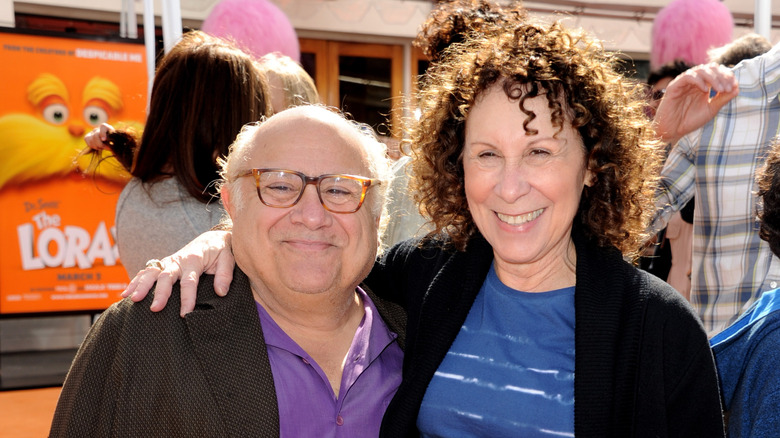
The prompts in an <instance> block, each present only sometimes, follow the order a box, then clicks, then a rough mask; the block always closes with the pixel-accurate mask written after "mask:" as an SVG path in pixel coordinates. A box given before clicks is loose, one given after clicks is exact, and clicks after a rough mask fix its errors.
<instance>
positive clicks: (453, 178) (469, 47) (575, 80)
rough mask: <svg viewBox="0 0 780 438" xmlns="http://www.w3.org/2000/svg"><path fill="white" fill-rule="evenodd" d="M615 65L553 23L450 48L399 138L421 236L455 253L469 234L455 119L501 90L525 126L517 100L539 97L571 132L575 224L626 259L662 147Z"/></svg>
mask: <svg viewBox="0 0 780 438" xmlns="http://www.w3.org/2000/svg"><path fill="white" fill-rule="evenodd" d="M617 62H618V61H617V59H616V58H615V57H614V56H613V55H610V54H608V53H607V52H606V51H605V50H604V49H603V47H602V46H601V45H600V44H599V43H598V42H596V41H595V40H592V39H590V38H589V37H587V36H586V35H585V34H582V33H579V32H575V31H572V30H569V29H566V28H565V27H564V26H563V25H562V24H560V23H559V22H556V23H553V24H539V23H531V22H529V21H528V20H525V21H522V22H516V23H513V24H512V25H511V26H505V27H504V28H503V30H498V31H496V32H493V33H492V34H491V33H471V34H470V35H469V36H468V37H467V38H466V39H465V40H464V42H463V43H456V44H453V45H452V46H450V48H448V54H447V56H446V57H445V58H444V59H443V60H442V61H441V62H438V63H434V64H433V65H432V66H431V68H430V69H429V71H428V73H427V75H428V77H427V78H426V80H425V81H424V86H423V88H422V89H421V91H420V95H419V105H420V114H421V117H420V119H419V120H418V121H417V122H415V123H412V124H411V126H410V133H409V134H410V138H409V139H410V143H411V148H412V155H413V156H414V158H415V159H414V160H413V170H412V174H413V175H414V179H413V186H414V188H416V189H417V193H416V195H415V199H416V201H417V202H419V203H420V206H421V211H423V212H424V213H425V214H426V215H428V216H429V217H430V218H431V221H432V223H433V226H434V230H433V232H432V233H431V234H430V235H429V236H433V235H435V234H439V233H441V232H446V233H447V234H448V236H449V237H450V240H451V242H452V243H453V244H454V245H455V247H456V248H457V249H460V250H463V249H465V246H466V242H467V241H468V239H469V237H470V236H471V235H472V234H474V233H475V232H476V231H477V227H476V224H475V223H474V220H473V218H472V216H471V213H470V212H469V209H468V206H467V201H466V195H465V190H464V177H463V163H462V151H463V143H464V137H465V133H464V130H465V120H466V118H467V117H468V113H469V110H470V109H471V107H472V106H473V105H474V103H475V101H476V100H477V98H478V97H479V96H480V95H482V94H483V93H485V92H486V90H488V89H489V88H491V87H492V86H494V85H502V86H503V89H504V92H505V93H506V94H507V96H508V97H509V98H510V99H512V100H514V101H517V103H518V106H519V108H520V110H521V111H523V112H524V113H525V114H527V119H526V121H525V122H524V126H525V127H528V124H529V123H530V122H531V121H532V120H533V119H534V118H535V117H536V115H535V114H533V113H532V112H531V111H529V110H527V109H526V108H525V107H524V102H525V100H526V99H530V98H533V97H536V96H540V95H546V97H547V102H548V105H549V108H550V109H551V114H552V115H551V117H552V120H551V121H552V124H553V126H555V127H557V128H558V129H563V126H564V123H572V126H573V127H574V128H575V129H577V131H578V132H579V134H580V135H581V137H582V140H583V143H584V145H585V149H586V151H585V154H586V166H587V168H588V169H589V170H590V171H591V172H592V173H593V174H594V177H595V180H594V183H593V185H592V186H591V187H586V188H585V189H584V191H583V193H582V197H581V199H580V205H579V209H578V212H577V215H576V217H575V218H574V223H575V226H579V227H580V228H581V229H582V230H583V231H584V233H585V234H586V235H588V236H589V237H591V238H593V239H595V240H596V242H597V243H598V244H599V245H601V246H609V245H612V246H615V247H617V248H618V249H619V250H620V251H622V252H623V254H624V255H625V256H627V257H635V256H636V255H637V251H638V249H639V247H640V245H641V244H642V242H644V241H645V240H646V238H647V234H646V225H647V222H648V219H649V217H650V215H651V214H652V212H653V210H654V207H653V196H654V191H655V187H656V184H657V175H658V171H659V170H660V165H661V163H662V154H661V151H662V148H661V146H660V144H659V142H658V141H657V140H656V139H655V134H654V132H653V130H652V128H651V127H650V124H649V123H650V122H649V120H648V119H647V118H646V117H645V115H644V112H643V105H644V104H643V86H642V85H641V84H638V83H635V82H631V81H629V80H627V79H625V78H623V77H622V76H621V75H620V74H618V73H617V72H616V70H615V66H616V64H617ZM518 88H521V89H523V90H524V92H523V93H522V94H520V93H517V91H516V90H517V89H518ZM534 133H535V132H533V131H530V132H528V135H533V134H534Z"/></svg>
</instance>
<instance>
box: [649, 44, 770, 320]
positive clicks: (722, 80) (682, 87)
mask: <svg viewBox="0 0 780 438" xmlns="http://www.w3.org/2000/svg"><path fill="white" fill-rule="evenodd" d="M710 90H712V92H713V94H711V91H710ZM715 93H716V94H715ZM778 93H780V46H775V47H774V48H773V49H772V50H770V51H769V52H767V53H766V54H764V55H761V56H758V57H756V58H753V59H751V60H746V61H743V62H742V63H740V64H739V65H737V66H736V67H735V68H734V69H733V73H732V71H730V70H729V69H727V68H725V67H722V66H717V65H715V64H708V65H702V66H697V67H694V68H692V69H690V70H688V71H687V72H685V73H683V74H682V75H680V76H678V77H677V78H676V79H675V80H674V81H672V83H670V84H669V86H668V87H667V89H666V94H665V97H664V99H663V100H662V102H661V105H660V106H659V108H658V112H657V113H656V117H655V119H654V120H655V123H656V124H657V129H658V132H659V134H660V135H661V136H662V138H663V139H664V140H665V141H667V142H669V143H672V144H675V143H676V145H675V146H674V147H673V148H672V150H671V152H670V154H669V158H668V160H667V161H666V165H665V166H664V169H663V170H662V172H661V177H662V180H661V183H662V190H661V192H660V194H659V197H658V207H659V213H658V214H657V216H656V218H655V220H654V229H656V230H658V229H660V228H662V227H663V226H664V225H665V224H666V221H667V220H668V219H669V217H670V216H671V215H672V213H673V212H675V211H679V209H681V208H682V207H683V206H684V205H685V203H686V202H688V200H690V199H691V198H692V197H693V196H694V194H695V196H696V211H695V214H694V242H693V266H692V279H691V303H692V304H693V306H694V308H695V309H696V310H697V312H698V314H699V316H700V317H701V319H702V321H703V323H704V326H705V328H706V329H707V331H708V332H709V333H710V335H713V334H715V333H718V332H720V331H721V330H722V329H723V328H724V327H726V326H727V325H728V324H729V323H731V322H732V321H733V320H734V319H735V318H736V317H737V316H738V315H739V314H741V313H742V312H743V311H745V310H746V309H747V308H748V307H750V305H751V304H752V302H753V301H754V300H755V298H756V297H758V296H759V295H760V294H761V293H762V292H764V291H767V290H770V289H774V288H776V287H778V284H780V283H778V282H780V261H779V260H778V259H776V258H772V256H771V252H770V250H769V246H768V245H767V244H766V242H762V241H761V239H760V238H759V236H758V226H757V223H756V220H755V217H754V216H755V215H754V213H755V204H756V198H755V195H754V191H755V190H754V178H753V175H754V174H755V170H756V168H757V167H758V166H760V164H761V163H762V162H763V159H764V156H765V155H766V152H767V150H768V148H769V144H770V142H771V140H772V139H773V138H774V137H775V136H777V134H778V133H780V102H778ZM732 98H733V100H732ZM688 133H690V134H688ZM685 134H687V135H685ZM683 135H685V137H683ZM680 137H683V138H682V139H681V140H679V142H677V140H678V139H680Z"/></svg>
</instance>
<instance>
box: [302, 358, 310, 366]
mask: <svg viewBox="0 0 780 438" xmlns="http://www.w3.org/2000/svg"><path fill="white" fill-rule="evenodd" d="M301 360H302V361H303V363H305V364H306V365H308V364H309V361H308V360H307V359H306V358H305V357H302V358H301Z"/></svg>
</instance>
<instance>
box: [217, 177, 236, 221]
mask: <svg viewBox="0 0 780 438" xmlns="http://www.w3.org/2000/svg"><path fill="white" fill-rule="evenodd" d="M227 186H228V184H222V187H221V188H220V189H219V196H220V198H221V199H222V205H223V206H224V207H225V211H226V212H227V213H228V215H230V217H231V218H232V217H233V209H234V207H233V202H232V199H230V190H228V188H227Z"/></svg>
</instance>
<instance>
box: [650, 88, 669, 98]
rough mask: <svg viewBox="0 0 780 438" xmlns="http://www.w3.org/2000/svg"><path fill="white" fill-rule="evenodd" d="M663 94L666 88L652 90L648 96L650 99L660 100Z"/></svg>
mask: <svg viewBox="0 0 780 438" xmlns="http://www.w3.org/2000/svg"><path fill="white" fill-rule="evenodd" d="M664 94H666V88H662V89H660V90H655V91H653V93H652V94H651V95H650V98H651V99H652V100H661V99H663V97H664Z"/></svg>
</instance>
